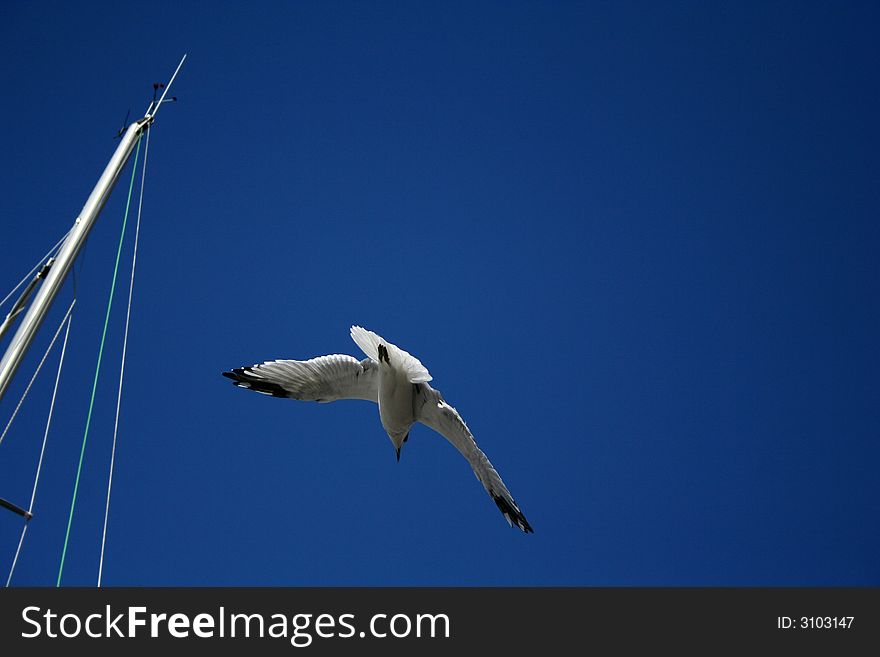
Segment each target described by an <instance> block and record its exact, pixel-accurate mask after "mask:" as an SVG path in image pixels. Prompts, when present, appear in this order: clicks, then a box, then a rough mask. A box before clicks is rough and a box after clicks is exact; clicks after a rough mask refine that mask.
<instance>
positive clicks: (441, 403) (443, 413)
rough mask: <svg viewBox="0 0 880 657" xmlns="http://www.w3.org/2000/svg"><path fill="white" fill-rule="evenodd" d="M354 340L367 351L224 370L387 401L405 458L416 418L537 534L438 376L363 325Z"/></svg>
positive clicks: (384, 416)
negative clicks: (437, 383)
mask: <svg viewBox="0 0 880 657" xmlns="http://www.w3.org/2000/svg"><path fill="white" fill-rule="evenodd" d="M351 338H352V339H353V340H354V341H355V343H356V344H357V346H358V347H360V348H361V350H362V351H363V352H364V353H365V354H366V355H367V358H365V359H363V360H361V361H359V360H358V359H356V358H355V357H353V356H346V355H343V354H331V355H329V356H319V357H317V358H312V359H311V360H305V361H303V360H271V361H266V362H264V363H260V364H258V365H251V366H250V367H238V368H235V369H233V370H232V371H230V372H223V376H225V377H227V378H230V379H232V382H233V383H234V384H235V385H236V386H239V387H241V388H247V389H249V390H253V391H254V392H259V393H262V394H264V395H270V396H272V397H282V398H290V399H299V400H301V401H317V402H332V401H336V400H337V399H366V400H367V401H371V402H375V403H377V404H378V405H379V419H380V420H381V421H382V426H383V427H384V429H385V432H386V433H387V434H388V437H389V438H390V439H391V444H392V445H393V446H394V449H395V451H396V453H397V460H398V462H399V461H400V448H401V447H402V446H403V444H404V443H405V442H406V441H407V440H408V439H409V432H410V429H411V428H412V426H413V424H415V423H416V422H421V423H422V424H424V425H426V426H428V427H430V428H431V429H433V430H434V431H436V432H437V433H439V434H440V435H442V436H443V437H444V438H446V440H448V441H449V442H450V443H452V444H453V446H455V448H456V449H457V450H458V451H459V452H461V455H462V456H464V457H465V458H466V459H467V461H468V463H470V465H471V468H473V471H474V474H475V475H476V477H477V479H479V481H480V483H481V484H483V487H484V488H485V489H486V492H487V493H489V495H490V496H491V497H492V499H493V500H494V501H495V504H497V505H498V508H499V509H500V510H501V513H502V514H504V517H505V518H506V519H507V523H508V524H509V525H510V526H511V527H512V526H513V525H514V524H516V526H517V527H519V528H520V529H521V530H522V531H523V532H525V533H527V534H530V533H533V530H532V527H531V525H529V522H528V521H527V520H526V518H525V516H524V515H523V513H522V511H520V508H519V507H518V506H517V504H516V502H515V501H514V499H513V496H512V495H511V494H510V491H509V490H507V486H505V485H504V482H503V481H501V477H500V475H499V474H498V471H497V470H496V469H495V468H494V467H492V464H491V463H490V462H489V459H488V458H486V455H485V454H484V453H483V451H482V450H481V449H480V448H479V447H477V443H476V442H475V441H474V436H473V434H471V432H470V430H469V429H468V428H467V425H466V424H465V422H464V420H462V419H461V416H460V415H459V414H458V411H456V410H455V409H454V408H453V407H452V406H450V405H449V404H447V403H446V400H445V399H443V395H441V394H440V392H439V391H438V390H435V389H434V388H432V387H431V386H430V385H428V381H431V380H432V379H433V377H432V376H431V375H430V374H429V373H428V370H427V369H426V368H425V366H424V365H422V363H421V361H419V359H418V358H416V357H415V356H413V355H412V354H410V353H408V352H406V351H404V350H403V349H401V348H400V347H397V346H395V345H393V344H391V343H390V342H388V340H385V339H384V338H382V337H380V336H379V335H377V334H375V333H373V332H372V331H368V330H367V329H365V328H361V327H360V326H352V327H351Z"/></svg>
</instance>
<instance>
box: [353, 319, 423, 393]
mask: <svg viewBox="0 0 880 657" xmlns="http://www.w3.org/2000/svg"><path fill="white" fill-rule="evenodd" d="M351 339H352V340H354V341H355V343H356V344H357V346H358V347H360V348H361V350H362V351H363V352H364V353H365V354H366V355H367V356H369V357H370V358H372V359H373V360H374V361H376V362H377V363H380V362H382V357H383V355H384V357H385V358H388V356H389V355H390V357H391V358H392V359H393V360H394V361H396V363H398V364H399V365H400V366H401V367H403V368H404V369H406V373H407V375H408V376H409V380H410V383H427V382H428V381H430V380H431V379H433V378H434V377H432V376H431V374H430V373H429V372H428V369H427V368H426V367H425V366H424V365H422V363H421V361H420V360H419V359H418V358H416V357H415V356H413V355H412V354H410V353H409V352H407V351H404V350H403V349H401V348H400V347H397V346H395V345H393V344H391V343H390V342H388V340H386V339H385V338H383V337H382V336H379V335H376V334H375V333H373V332H372V331H368V330H367V329H365V328H361V327H360V326H352V327H351ZM380 347H382V348H383V349H381V350H380ZM383 352H384V353H383Z"/></svg>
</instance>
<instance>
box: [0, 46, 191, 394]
mask: <svg viewBox="0 0 880 657" xmlns="http://www.w3.org/2000/svg"><path fill="white" fill-rule="evenodd" d="M185 60H186V55H184V56H183V58H182V59H181V60H180V63H179V64H178V65H177V69H176V70H175V71H174V75H173V76H172V77H171V80H169V82H168V84H167V85H166V86H165V92H164V93H163V94H162V97H161V98H160V99H159V101H158V102H157V101H153V102H151V103H150V106H149V107H148V108H147V112H146V114H145V115H144V117H143V118H142V119H140V120H139V121H136V122H135V123H132V124H131V125H130V126H129V127H128V129H127V130H126V131H125V133H124V134H123V135H122V138H121V139H120V141H119V146H117V147H116V151H115V152H114V153H113V156H112V157H111V158H110V162H108V163H107V166H106V168H105V169H104V172H103V173H102V174H101V177H100V178H99V179H98V182H97V184H96V185H95V188H94V189H93V190H92V193H91V194H90V195H89V198H88V199H87V200H86V203H85V205H84V206H83V208H82V210H81V211H80V213H79V216H78V217H77V218H76V221H75V222H74V224H73V228H71V229H70V233H68V235H67V238H66V239H65V240H64V244H62V245H61V249H60V250H59V251H58V255H56V256H55V261H54V262H53V263H52V267H51V269H50V270H49V273H48V274H47V276H46V280H45V281H43V284H42V285H41V286H40V289H39V291H38V292H37V295H36V297H34V300H33V303H32V304H31V306H30V308H29V309H28V311H27V313H26V314H25V316H24V319H22V320H21V325H20V326H19V327H18V331H16V333H15V335H14V336H13V337H12V340H11V341H10V343H9V347H8V348H7V349H6V353H5V354H4V355H3V359H2V360H0V400H2V399H3V394H4V393H5V392H6V390H7V388H8V387H9V384H10V383H11V382H12V378H13V377H14V376H15V373H16V371H17V370H18V367H19V365H21V361H22V360H23V359H24V356H25V353H26V352H27V350H28V348H29V347H30V346H31V343H32V342H33V340H34V337H35V336H36V334H37V331H38V330H39V328H40V325H41V324H42V323H43V320H44V319H45V318H46V314H47V313H48V312H49V307H50V306H51V305H52V302H53V301H54V300H55V297H56V296H57V295H58V292H59V290H60V289H61V286H62V285H63V284H64V281H65V279H66V278H67V274H68V273H69V272H70V269H71V267H73V263H74V262H75V261H76V257H77V256H78V255H79V252H80V250H81V249H82V247H83V244H85V241H86V238H87V237H88V236H89V232H90V231H91V229H92V226H94V224H95V221H96V220H97V218H98V215H99V214H100V213H101V210H102V209H103V208H104V205H105V204H106V203H107V199H108V198H109V197H110V193H111V192H112V191H113V187H114V186H115V185H116V182H117V180H118V179H119V174H120V173H122V169H123V168H125V165H126V163H127V162H128V160H129V158H130V157H131V153H132V151H133V150H134V147H135V144H137V140H138V138H139V137H140V135H141V133H143V131H144V130H146V129H147V128H149V126H150V125H151V124H152V123H153V120H154V119H155V117H156V113H157V112H158V111H159V108H160V107H161V106H162V103H163V102H164V100H165V95H166V94H167V93H168V89H169V88H170V87H171V83H172V82H174V78H175V77H177V73H178V72H179V71H180V68H181V66H183V62H184V61H185Z"/></svg>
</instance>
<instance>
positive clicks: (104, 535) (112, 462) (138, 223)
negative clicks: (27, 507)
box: [98, 128, 150, 588]
mask: <svg viewBox="0 0 880 657" xmlns="http://www.w3.org/2000/svg"><path fill="white" fill-rule="evenodd" d="M146 133H147V141H146V144H145V145H144V163H143V165H142V167H141V189H140V196H139V198H138V210H137V221H136V222H135V229H134V252H133V254H132V257H131V279H130V281H129V284H128V309H127V310H126V311H125V333H124V335H123V338H122V358H121V362H120V365H119V388H118V389H117V392H116V420H115V421H114V424H113V448H112V449H111V451H110V473H109V475H108V476H107V503H106V505H105V506H104V531H103V533H102V534H101V559H100V561H99V562H98V588H101V579H102V576H103V574H104V546H105V545H106V543H107V519H108V518H109V516H110V491H111V490H112V488H113V466H114V465H115V463H116V435H117V433H118V431H119V410H120V407H121V404H122V379H123V377H124V376H125V354H126V352H127V351H128V326H129V322H130V320H131V297H132V293H133V291H134V272H135V266H136V265H137V253H138V238H139V237H140V233H141V210H142V209H143V205H144V181H145V180H146V176H147V157H148V156H149V154H150V129H149V128H147V130H146Z"/></svg>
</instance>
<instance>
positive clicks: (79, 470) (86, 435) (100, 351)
mask: <svg viewBox="0 0 880 657" xmlns="http://www.w3.org/2000/svg"><path fill="white" fill-rule="evenodd" d="M141 136H142V135H138V140H137V149H136V150H135V154H134V164H133V165H132V168H131V182H129V185H128V199H127V200H126V202H125V215H124V217H123V219H122V230H121V231H120V234H119V246H118V247H117V249H116V264H115V265H114V266H113V278H112V281H111V283H110V296H109V298H108V299H107V313H106V315H105V316H104V330H103V332H102V333H101V343H100V346H99V348H98V362H97V364H96V365H95V378H94V380H93V381H92V397H91V400H90V401H89V411H88V414H87V415H86V428H85V432H84V433H83V439H82V447H81V448H80V453H79V465H77V468H76V479H75V480H74V484H73V495H72V497H71V500H70V513H69V514H68V516H67V531H66V532H65V534H64V547H63V548H62V550H61V563H60V564H59V566H58V579H57V580H56V582H55V586H56V587H60V586H61V576H62V575H63V574H64V561H65V558H66V557H67V546H68V543H69V541H70V527H71V525H73V512H74V510H75V509H76V495H77V492H78V491H79V480H80V475H81V474H82V464H83V459H84V458H85V454H86V442H87V441H88V438H89V427H90V426H91V424H92V410H93V408H94V406H95V394H96V392H97V390H98V376H99V374H100V373H101V359H102V358H103V356H104V343H105V342H106V340H107V326H108V325H109V323H110V309H111V308H112V307H113V294H114V292H115V291H116V278H117V274H118V273H119V258H120V256H121V255H122V243H123V240H124V238H125V227H126V224H127V223H128V211H129V208H130V206H131V192H132V189H134V179H135V174H136V173H137V162H138V154H139V153H140V150H141Z"/></svg>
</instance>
